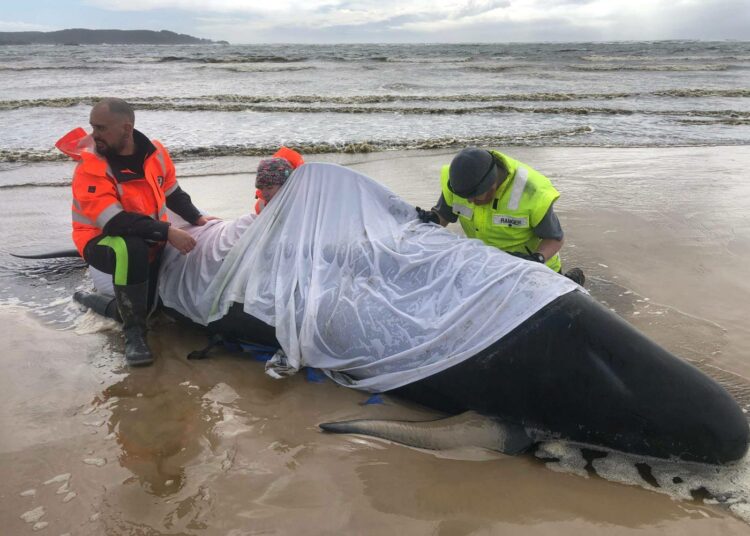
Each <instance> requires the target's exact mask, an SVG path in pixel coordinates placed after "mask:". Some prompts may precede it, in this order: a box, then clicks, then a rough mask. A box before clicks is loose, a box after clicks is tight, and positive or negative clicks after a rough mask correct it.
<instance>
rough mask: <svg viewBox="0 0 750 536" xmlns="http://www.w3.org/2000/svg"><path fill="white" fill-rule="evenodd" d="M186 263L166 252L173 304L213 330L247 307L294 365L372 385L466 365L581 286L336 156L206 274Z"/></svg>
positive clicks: (302, 176) (168, 296)
mask: <svg viewBox="0 0 750 536" xmlns="http://www.w3.org/2000/svg"><path fill="white" fill-rule="evenodd" d="M191 232H193V231H192V230H191ZM197 238H198V241H199V243H200V242H201V241H202V240H205V238H206V236H205V235H204V236H201V237H197ZM204 247H208V246H207V245H206V246H204ZM216 251H223V249H221V248H219V249H218V250H216ZM190 255H191V256H192V255H193V254H192V253H191V254H190ZM198 255H201V254H200V253H199V254H198ZM193 258H194V257H193ZM190 261H191V257H190V256H188V257H187V258H180V257H179V255H177V256H175V255H173V254H172V255H170V253H169V252H167V254H166V255H165V258H164V266H163V270H162V275H161V288H160V291H161V292H162V299H163V300H164V301H165V303H166V304H167V305H169V306H171V307H174V308H176V309H177V310H178V311H179V312H181V313H183V314H185V315H186V316H188V317H190V318H191V319H192V320H194V321H196V322H198V323H200V324H204V325H205V324H208V323H209V322H211V321H213V320H217V319H219V318H221V317H222V316H223V315H224V314H226V312H227V310H228V309H229V307H230V306H231V304H232V303H233V302H241V303H243V304H244V311H245V312H246V313H248V314H250V315H252V316H254V317H256V318H258V319H260V320H262V321H264V322H266V323H268V324H270V325H272V326H275V328H276V335H277V338H278V340H279V343H280V344H281V346H282V348H283V350H284V352H285V354H286V357H287V359H286V362H285V366H286V367H289V368H291V369H292V370H296V369H299V368H301V367H303V366H311V367H317V368H320V369H323V370H324V371H325V372H326V373H327V374H328V375H329V376H330V377H331V378H333V379H334V380H335V381H337V382H339V383H341V384H343V385H346V386H350V387H356V388H359V389H366V390H371V391H376V392H381V391H387V390H390V389H394V388H396V387H400V386H402V385H405V384H408V383H411V382H413V381H416V380H419V379H421V378H425V377H427V376H430V375H432V374H435V373H437V372H440V371H441V370H444V369H446V368H448V367H451V366H453V365H455V364H458V363H460V362H462V361H464V360H465V359H468V358H469V357H471V356H473V355H475V354H477V353H478V352H480V351H481V350H484V349H485V348H487V347H488V346H490V345H491V344H493V343H494V342H496V341H497V340H499V339H500V338H501V337H503V336H504V335H506V334H507V333H509V332H510V331H511V330H512V329H513V328H515V327H516V326H518V325H519V324H520V323H522V322H523V321H524V320H526V319H527V318H529V317H530V316H531V315H533V314H534V313H535V312H536V311H538V310H539V309H541V308H542V307H544V306H545V305H546V304H547V303H549V302H550V301H552V300H554V299H555V298H557V297H558V296H561V295H562V294H565V293H566V292H570V291H572V290H574V289H578V288H580V287H578V286H577V285H576V284H575V283H573V282H572V281H570V280H569V279H567V278H565V277H562V276H560V275H558V274H556V273H554V272H552V271H551V270H550V269H549V268H547V267H546V266H544V265H542V264H539V263H534V262H529V261H524V260H521V259H518V258H516V257H512V256H510V255H507V254H505V253H503V252H502V251H500V250H498V249H496V248H493V247H490V246H486V245H484V244H483V243H482V242H481V241H479V240H469V239H466V238H462V237H459V236H457V235H455V234H453V233H452V232H450V231H448V230H446V229H444V228H442V227H439V226H437V225H434V224H424V223H421V222H420V221H419V220H418V219H417V218H416V212H415V210H414V207H413V206H412V205H410V204H408V203H406V202H405V201H404V200H402V199H400V198H399V197H398V196H397V195H395V194H394V193H392V192H391V191H389V190H388V189H386V188H385V187H384V186H382V185H381V184H379V183H377V182H375V181H374V180H372V179H370V178H368V177H366V176H364V175H361V174H359V173H356V172H354V171H352V170H350V169H347V168H344V167H341V166H338V165H334V164H306V165H303V166H302V167H300V168H298V169H297V170H296V171H295V172H294V173H293V174H292V176H291V177H290V179H289V180H288V181H287V183H286V184H285V185H284V187H283V188H282V189H281V190H280V191H279V193H278V194H277V195H276V197H275V198H274V199H273V200H272V202H271V203H270V204H269V205H268V206H267V207H266V208H265V209H264V210H263V212H262V213H261V214H260V215H259V216H258V217H257V219H256V220H255V221H254V222H253V223H252V225H249V226H248V227H247V228H246V230H245V232H244V234H242V236H241V237H239V240H237V242H236V244H235V245H234V247H232V248H231V249H229V251H228V253H227V255H226V258H225V259H224V261H223V262H219V263H216V262H210V263H204V265H203V267H202V268H201V269H200V270H199V271H201V272H202V271H203V270H204V269H205V271H206V273H202V274H201V275H200V277H198V276H196V275H195V274H193V273H192V271H191V270H192V269H191V268H189V267H188V264H190ZM173 262H176V263H177V264H179V265H180V266H178V267H175V266H169V264H170V263H173ZM217 266H218V270H217V272H216V273H215V274H214V275H213V276H210V275H209V274H208V272H209V271H210V269H212V268H214V267H217ZM191 274H192V275H191ZM196 279H200V280H201V281H206V282H208V285H207V286H205V287H204V285H196V284H194V281H195V280H196ZM184 280H187V281H184ZM183 285H185V286H184V287H183ZM174 296H179V298H178V299H175V298H174Z"/></svg>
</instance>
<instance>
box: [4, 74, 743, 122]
mask: <svg viewBox="0 0 750 536" xmlns="http://www.w3.org/2000/svg"><path fill="white" fill-rule="evenodd" d="M311 68H314V67H311ZM283 69H284V68H282V70H283ZM298 69H308V67H291V68H290V70H298ZM385 89H391V90H401V89H414V88H413V86H410V85H407V84H399V85H398V86H394V85H390V86H388V87H385ZM644 97H666V98H672V99H680V98H690V99H700V98H715V97H725V98H748V97H750V88H737V89H706V88H693V89H690V88H686V89H668V90H659V91H652V92H642V93H639V92H612V93H548V92H540V93H507V94H492V95H485V94H483V95H479V94H460V95H419V94H405V95H398V94H382V95H350V96H344V95H287V96H272V95H236V94H225V95H202V96H196V97H181V98H165V97H161V96H146V97H131V98H128V100H129V101H130V102H131V104H133V105H134V106H136V107H137V108H140V109H149V110H188V111H190V110H222V109H226V110H227V111H236V110H237V108H236V107H235V108H233V107H231V106H228V105H235V106H236V105H246V106H247V105H256V104H274V103H279V104H337V105H364V104H389V103H397V102H402V103H405V104H408V103H415V102H417V103H426V104H431V103H440V102H449V103H489V102H571V101H576V100H614V99H622V100H624V99H634V98H644ZM101 98H102V97H100V96H93V95H92V96H78V97H60V98H42V99H25V100H0V110H15V109H21V108H45V107H46V108H66V107H70V106H77V105H87V106H90V105H92V104H94V103H96V102H97V101H99V100H101ZM447 110H452V109H447ZM277 111H280V110H277ZM295 111H305V110H304V109H300V110H295ZM313 111H314V110H313ZM387 111H391V110H387ZM519 111H525V109H519ZM420 113H422V112H420ZM445 113H452V112H450V111H446V112H445ZM464 113H465V112H464ZM696 113H699V112H696Z"/></svg>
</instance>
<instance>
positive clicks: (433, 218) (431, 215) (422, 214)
mask: <svg viewBox="0 0 750 536" xmlns="http://www.w3.org/2000/svg"><path fill="white" fill-rule="evenodd" d="M417 218H419V220H420V221H422V222H424V223H437V224H440V217H439V216H438V215H437V212H435V211H434V210H425V209H423V208H421V207H417Z"/></svg>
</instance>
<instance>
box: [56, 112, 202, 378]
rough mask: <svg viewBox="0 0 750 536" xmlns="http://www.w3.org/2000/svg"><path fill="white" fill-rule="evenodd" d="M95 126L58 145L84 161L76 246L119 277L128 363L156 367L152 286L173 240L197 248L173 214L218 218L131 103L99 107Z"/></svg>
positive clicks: (77, 178)
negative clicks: (151, 343) (143, 126)
mask: <svg viewBox="0 0 750 536" xmlns="http://www.w3.org/2000/svg"><path fill="white" fill-rule="evenodd" d="M89 121H90V124H91V127H92V129H93V130H92V133H91V134H87V133H86V132H85V131H84V130H83V129H81V128H77V129H75V130H73V131H71V132H69V133H68V134H66V135H65V136H64V137H63V138H61V139H60V140H59V141H58V142H57V144H56V146H57V147H58V149H60V150H61V151H62V152H64V153H65V154H67V155H69V156H71V157H72V158H73V159H75V160H77V161H78V166H77V167H76V170H75V173H74V175H73V207H72V209H73V242H75V245H76V247H77V248H78V251H79V252H80V253H81V256H82V257H83V258H84V259H85V260H86V262H88V263H89V264H90V265H91V266H93V267H94V268H96V269H98V270H101V271H103V272H106V273H108V274H112V277H113V283H114V289H115V299H116V302H117V308H118V310H119V312H120V317H121V318H122V324H123V331H124V333H125V358H126V360H127V362H128V364H130V365H148V364H150V363H152V362H153V356H152V354H151V350H150V349H149V347H148V343H147V342H146V319H147V316H148V311H149V297H150V293H149V281H150V280H152V279H154V277H155V275H156V274H157V273H158V264H159V258H160V253H161V249H162V247H163V246H164V243H165V242H169V243H170V244H172V245H173V246H174V247H175V248H176V249H178V250H179V251H180V252H181V253H183V254H186V253H188V252H189V251H190V250H192V249H193V247H194V246H195V240H194V239H193V237H192V236H190V234H188V233H187V232H185V231H183V230H181V229H178V228H176V227H172V226H171V225H170V223H169V221H168V220H167V208H169V209H170V210H172V211H174V212H175V213H177V214H178V215H180V216H181V217H182V218H184V219H185V220H186V221H188V222H190V223H192V224H193V225H204V224H205V223H206V222H207V221H209V220H212V219H215V218H213V217H212V216H205V215H202V214H201V212H200V211H199V210H198V209H197V208H196V207H195V205H193V203H192V201H191V199H190V196H189V195H188V194H187V193H186V192H184V191H183V190H182V189H181V188H180V186H179V184H177V179H176V178H175V169H174V164H173V163H172V159H171V158H170V157H169V153H168V152H167V150H166V149H165V148H164V147H163V146H162V145H161V143H159V142H158V141H156V140H150V139H149V138H147V137H146V136H145V135H144V134H142V133H141V132H139V131H137V130H135V129H134V128H133V126H134V124H135V114H134V112H133V108H132V107H131V106H130V105H129V104H128V103H127V102H125V101H124V100H122V99H115V98H108V99H104V100H102V101H100V102H99V103H97V104H96V105H94V107H93V108H92V109H91V115H90V118H89ZM152 283H153V282H152ZM154 286H155V285H153V284H152V287H154ZM154 291H155V288H152V289H151V294H153V293H154Z"/></svg>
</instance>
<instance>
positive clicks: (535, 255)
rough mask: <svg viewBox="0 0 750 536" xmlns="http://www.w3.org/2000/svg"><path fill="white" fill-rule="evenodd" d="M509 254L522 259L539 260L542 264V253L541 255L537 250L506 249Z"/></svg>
mask: <svg viewBox="0 0 750 536" xmlns="http://www.w3.org/2000/svg"><path fill="white" fill-rule="evenodd" d="M508 253H510V254H511V255H513V256H514V257H518V258H519V259H524V260H526V261H533V262H539V263H542V264H544V262H545V261H544V255H542V254H541V253H539V252H536V253H521V252H520V251H508Z"/></svg>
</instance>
